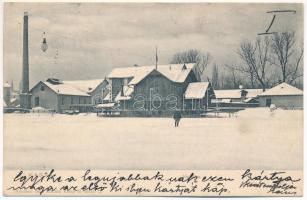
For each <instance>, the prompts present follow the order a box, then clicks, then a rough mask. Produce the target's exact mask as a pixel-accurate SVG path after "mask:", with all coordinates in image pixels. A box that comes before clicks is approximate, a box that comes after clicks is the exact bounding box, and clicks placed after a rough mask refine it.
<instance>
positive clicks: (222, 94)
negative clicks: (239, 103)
mask: <svg viewBox="0 0 307 200" xmlns="http://www.w3.org/2000/svg"><path fill="white" fill-rule="evenodd" d="M243 90H245V91H246V92H247V94H246V98H255V97H257V96H258V95H259V94H261V93H262V92H263V91H262V89H243ZM214 93H215V97H216V98H217V99H241V89H234V90H214Z"/></svg>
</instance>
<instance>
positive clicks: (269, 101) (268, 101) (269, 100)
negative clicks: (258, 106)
mask: <svg viewBox="0 0 307 200" xmlns="http://www.w3.org/2000/svg"><path fill="white" fill-rule="evenodd" d="M271 101H272V100H271V99H266V100H265V105H266V106H267V107H270V106H271Z"/></svg>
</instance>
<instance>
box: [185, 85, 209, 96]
mask: <svg viewBox="0 0 307 200" xmlns="http://www.w3.org/2000/svg"><path fill="white" fill-rule="evenodd" d="M208 86H209V82H196V83H189V85H188V87H187V89H186V91H185V94H184V98H185V99H202V98H204V97H205V95H206V91H207V88H208Z"/></svg>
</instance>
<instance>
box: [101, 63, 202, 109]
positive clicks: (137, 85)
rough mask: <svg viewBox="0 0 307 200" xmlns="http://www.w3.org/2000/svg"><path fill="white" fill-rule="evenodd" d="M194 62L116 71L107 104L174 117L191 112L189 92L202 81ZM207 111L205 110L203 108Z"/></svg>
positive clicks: (110, 80)
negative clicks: (185, 110) (175, 113)
mask: <svg viewBox="0 0 307 200" xmlns="http://www.w3.org/2000/svg"><path fill="white" fill-rule="evenodd" d="M194 65H195V64H194V63H189V64H168V65H158V66H157V67H156V66H140V67H127V68H116V69H113V71H112V72H111V73H110V74H109V75H108V80H109V83H110V93H109V95H108V96H107V98H106V99H105V100H108V101H107V102H106V103H108V105H111V104H109V103H112V102H113V103H114V104H117V105H119V109H120V110H122V111H133V112H139V113H141V112H142V111H143V113H144V112H145V113H149V115H151V114H153V113H156V114H158V115H160V114H161V115H162V114H170V113H172V111H173V110H176V109H180V110H184V109H190V108H189V107H185V103H187V106H189V105H190V104H189V100H188V101H187V102H185V95H184V94H185V92H186V90H187V88H188V86H189V84H190V83H195V82H198V80H197V78H196V75H195V72H194ZM201 108H203V107H201Z"/></svg>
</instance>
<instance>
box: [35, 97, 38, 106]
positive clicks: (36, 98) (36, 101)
mask: <svg viewBox="0 0 307 200" xmlns="http://www.w3.org/2000/svg"><path fill="white" fill-rule="evenodd" d="M34 105H35V107H37V106H39V97H35V103H34Z"/></svg>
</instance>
